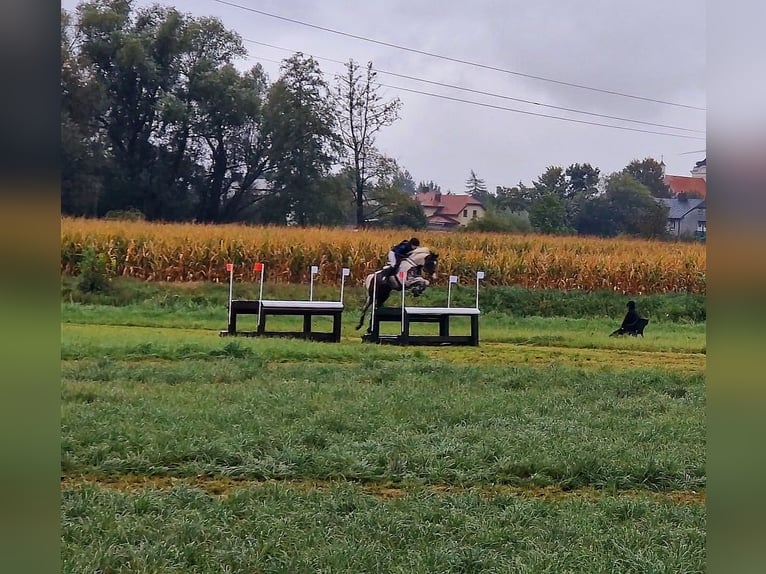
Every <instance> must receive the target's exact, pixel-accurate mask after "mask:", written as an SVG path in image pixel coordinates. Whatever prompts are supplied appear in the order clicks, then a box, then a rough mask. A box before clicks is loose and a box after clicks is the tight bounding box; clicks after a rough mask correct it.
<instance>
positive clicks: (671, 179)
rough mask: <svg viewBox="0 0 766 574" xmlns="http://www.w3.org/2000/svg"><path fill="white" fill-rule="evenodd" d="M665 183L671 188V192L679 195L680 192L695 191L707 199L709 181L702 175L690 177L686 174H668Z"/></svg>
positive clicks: (694, 192)
mask: <svg viewBox="0 0 766 574" xmlns="http://www.w3.org/2000/svg"><path fill="white" fill-rule="evenodd" d="M664 179H665V184H666V185H667V186H668V187H669V188H670V191H671V193H672V194H673V195H674V196H677V195H678V194H679V193H683V192H687V193H693V194H696V195H698V196H699V197H701V198H702V199H705V196H706V194H707V182H706V181H705V180H704V179H702V178H701V177H690V176H686V175H666V176H665V177H664Z"/></svg>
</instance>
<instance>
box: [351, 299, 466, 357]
mask: <svg viewBox="0 0 766 574" xmlns="http://www.w3.org/2000/svg"><path fill="white" fill-rule="evenodd" d="M479 315H480V311H479V310H478V309H475V308H473V307H405V308H404V323H403V326H402V333H401V334H400V335H381V334H380V324H381V323H382V322H400V323H401V322H402V310H401V309H395V308H390V307H382V308H380V309H376V310H375V315H374V317H373V319H372V329H371V331H370V332H369V333H366V334H365V335H363V336H362V341H363V342H365V343H379V344H384V345H429V346H448V345H463V346H473V347H476V346H478V345H479ZM452 317H470V319H471V334H470V335H451V334H450V319H451V318H452ZM412 323H437V324H438V325H439V334H438V335H412V334H410V326H411V324H412Z"/></svg>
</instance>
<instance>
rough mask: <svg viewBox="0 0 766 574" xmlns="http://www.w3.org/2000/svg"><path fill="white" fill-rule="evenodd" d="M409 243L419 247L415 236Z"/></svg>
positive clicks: (418, 241)
mask: <svg viewBox="0 0 766 574" xmlns="http://www.w3.org/2000/svg"><path fill="white" fill-rule="evenodd" d="M410 245H412V246H413V247H420V240H419V239H418V238H417V237H413V238H412V239H410Z"/></svg>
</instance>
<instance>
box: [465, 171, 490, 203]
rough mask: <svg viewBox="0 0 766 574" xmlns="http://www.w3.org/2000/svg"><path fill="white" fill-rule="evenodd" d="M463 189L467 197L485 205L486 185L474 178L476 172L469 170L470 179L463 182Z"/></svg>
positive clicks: (486, 197)
mask: <svg viewBox="0 0 766 574" xmlns="http://www.w3.org/2000/svg"><path fill="white" fill-rule="evenodd" d="M465 189H466V192H467V193H468V195H470V196H471V197H473V198H474V199H478V200H479V201H481V202H482V203H483V204H486V202H487V199H488V197H489V192H488V191H487V185H486V184H485V183H484V180H483V179H479V178H478V177H477V176H476V172H474V171H473V170H471V177H469V178H468V179H467V180H466V182H465Z"/></svg>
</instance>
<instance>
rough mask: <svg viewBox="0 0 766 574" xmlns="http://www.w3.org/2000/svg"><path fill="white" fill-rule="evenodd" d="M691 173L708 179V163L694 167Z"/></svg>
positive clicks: (693, 175)
mask: <svg viewBox="0 0 766 574" xmlns="http://www.w3.org/2000/svg"><path fill="white" fill-rule="evenodd" d="M691 174H692V177H701V178H702V179H704V180H705V181H707V179H706V176H707V165H700V166H694V168H693V169H692V170H691Z"/></svg>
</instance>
